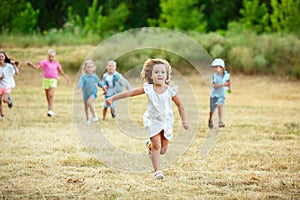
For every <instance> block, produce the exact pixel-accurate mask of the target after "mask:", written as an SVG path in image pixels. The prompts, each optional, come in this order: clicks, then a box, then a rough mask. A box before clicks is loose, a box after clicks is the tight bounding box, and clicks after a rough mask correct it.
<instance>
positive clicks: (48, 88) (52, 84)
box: [26, 49, 69, 117]
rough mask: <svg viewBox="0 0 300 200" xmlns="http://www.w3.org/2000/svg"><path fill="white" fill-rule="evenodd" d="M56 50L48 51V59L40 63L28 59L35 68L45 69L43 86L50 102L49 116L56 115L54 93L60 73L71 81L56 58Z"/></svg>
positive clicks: (28, 62)
mask: <svg viewBox="0 0 300 200" xmlns="http://www.w3.org/2000/svg"><path fill="white" fill-rule="evenodd" d="M55 55H56V52H55V51H54V50H51V49H50V50H49V51H48V59H47V60H43V61H41V62H39V64H38V65H34V64H33V63H32V62H30V61H27V62H26V63H27V65H28V66H30V67H32V68H34V69H38V68H40V67H41V68H42V69H43V70H44V78H43V88H44V89H45V94H46V98H47V102H48V113H47V115H48V116H49V117H53V116H54V112H53V104H54V93H55V89H56V87H57V79H58V73H60V74H61V75H62V76H63V77H64V79H65V80H66V81H69V79H68V77H67V76H66V75H65V73H64V71H63V70H62V67H61V65H60V64H59V62H58V61H56V60H55Z"/></svg>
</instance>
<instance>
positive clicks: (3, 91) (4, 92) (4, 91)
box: [0, 88, 11, 94]
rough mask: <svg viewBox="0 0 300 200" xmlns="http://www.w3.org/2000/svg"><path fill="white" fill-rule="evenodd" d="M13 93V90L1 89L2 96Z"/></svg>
mask: <svg viewBox="0 0 300 200" xmlns="http://www.w3.org/2000/svg"><path fill="white" fill-rule="evenodd" d="M10 92H11V88H0V94H9V93H10Z"/></svg>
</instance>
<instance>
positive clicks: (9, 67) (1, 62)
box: [0, 51, 19, 117]
mask: <svg viewBox="0 0 300 200" xmlns="http://www.w3.org/2000/svg"><path fill="white" fill-rule="evenodd" d="M15 74H16V75H18V74H19V69H18V67H17V65H16V63H15V61H14V60H13V59H9V58H8V57H7V55H6V54H5V52H4V51H0V114H1V117H4V113H3V107H2V102H3V103H7V105H8V107H9V108H12V107H13V102H12V99H11V98H10V96H9V94H10V92H11V90H12V88H14V87H15V86H16V83H15V80H14V75H15Z"/></svg>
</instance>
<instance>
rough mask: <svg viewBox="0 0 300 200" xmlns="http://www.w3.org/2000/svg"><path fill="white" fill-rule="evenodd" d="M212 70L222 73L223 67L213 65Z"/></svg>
mask: <svg viewBox="0 0 300 200" xmlns="http://www.w3.org/2000/svg"><path fill="white" fill-rule="evenodd" d="M214 72H215V73H219V74H221V73H223V68H222V67H221V66H214Z"/></svg>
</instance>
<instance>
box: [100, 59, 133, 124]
mask: <svg viewBox="0 0 300 200" xmlns="http://www.w3.org/2000/svg"><path fill="white" fill-rule="evenodd" d="M116 68H117V63H116V62H115V61H113V60H111V61H109V62H108V63H107V65H106V71H107V72H106V73H104V74H103V84H104V85H105V86H106V87H107V92H106V93H105V99H107V98H109V97H111V96H113V95H115V94H118V93H120V92H122V89H123V87H126V89H127V90H131V85H130V84H129V82H128V81H127V80H126V79H125V78H124V77H123V76H122V75H121V74H120V73H119V72H117V71H116ZM116 105H117V101H115V102H114V103H113V104H111V105H110V106H108V105H107V104H106V102H105V100H104V108H103V118H102V119H103V120H105V117H106V113H107V109H108V107H110V112H111V116H112V118H115V117H116V112H115V107H116Z"/></svg>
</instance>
